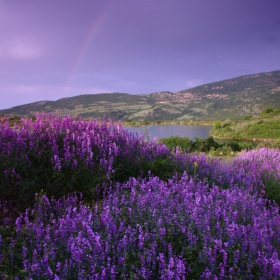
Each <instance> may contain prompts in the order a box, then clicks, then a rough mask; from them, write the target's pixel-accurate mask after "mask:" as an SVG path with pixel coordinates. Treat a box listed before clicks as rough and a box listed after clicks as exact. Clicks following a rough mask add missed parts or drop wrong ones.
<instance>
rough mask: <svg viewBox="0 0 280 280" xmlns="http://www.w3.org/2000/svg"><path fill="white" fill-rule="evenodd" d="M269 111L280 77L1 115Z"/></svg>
mask: <svg viewBox="0 0 280 280" xmlns="http://www.w3.org/2000/svg"><path fill="white" fill-rule="evenodd" d="M268 106H275V107H278V108H280V71H272V72H266V73H259V74H253V75H246V76H240V77H237V78H234V79H228V80H223V81H218V82H214V83H209V84H205V85H201V86H198V87H194V88H190V89H186V90H182V91H178V92H169V91H166V92H156V93H151V94H142V95H132V94H127V93H101V94H92V95H79V96H75V97H69V98H62V99H59V100H57V101H40V102H34V103H30V104H25V105H21V106H16V107H13V108H10V109H5V110H0V114H8V115H18V116H34V115H35V113H36V112H42V111H44V112H55V111H59V113H60V114H61V115H73V116H76V115H81V116H82V117H84V118H87V117H103V116H104V115H106V116H107V117H110V118H113V119H116V120H128V119H130V120H150V121H152V120H172V119H225V118H240V117H242V116H247V115H256V114H259V113H260V111H261V110H262V109H263V108H265V107H268Z"/></svg>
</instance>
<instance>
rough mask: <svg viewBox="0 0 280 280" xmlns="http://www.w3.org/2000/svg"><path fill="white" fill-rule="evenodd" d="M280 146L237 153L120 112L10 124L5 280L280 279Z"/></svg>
mask: <svg viewBox="0 0 280 280" xmlns="http://www.w3.org/2000/svg"><path fill="white" fill-rule="evenodd" d="M279 193H280V151H279V150H278V149H267V148H261V149H257V150H252V151H249V152H242V153H241V154H240V155H239V156H238V157H236V158H234V159H233V160H232V161H230V162H225V161H221V160H218V159H211V157H209V156H207V155H205V154H188V153H187V152H184V151H181V150H180V149H179V148H177V149H174V150H172V151H170V150H169V149H168V148H167V147H166V146H165V145H163V144H160V143H158V142H156V141H152V140H150V139H148V138H147V135H134V134H130V133H128V132H127V131H126V130H124V129H123V127H122V126H121V125H118V124H114V123H113V122H112V121H109V120H106V119H104V120H101V121H100V120H94V119H92V120H90V121H85V120H82V119H71V117H64V118H60V117H59V116H54V115H51V114H37V116H36V120H34V121H33V120H31V119H30V120H22V122H21V124H20V125H17V126H15V127H13V128H11V127H10V126H9V124H8V122H5V121H4V122H2V123H1V124H0V203H1V205H0V211H1V212H0V277H1V279H279V278H280V260H279V253H280V216H279V206H278V205H279V204H280V194H279Z"/></svg>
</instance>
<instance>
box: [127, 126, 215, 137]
mask: <svg viewBox="0 0 280 280" xmlns="http://www.w3.org/2000/svg"><path fill="white" fill-rule="evenodd" d="M212 128H213V126H212V125H211V126H208V125H207V126H206V125H183V124H165V125H149V126H140V127H132V126H125V129H127V130H128V131H129V132H138V133H141V132H143V131H145V130H148V133H150V135H151V138H154V137H156V138H158V139H159V138H166V137H170V136H171V135H174V136H176V135H178V136H180V137H189V139H191V140H192V139H194V138H195V137H198V138H207V137H209V132H210V130H211V129H212Z"/></svg>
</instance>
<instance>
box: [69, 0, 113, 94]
mask: <svg viewBox="0 0 280 280" xmlns="http://www.w3.org/2000/svg"><path fill="white" fill-rule="evenodd" d="M112 3H113V1H110V3H109V4H108V5H107V6H106V7H105V9H104V10H103V12H102V13H101V14H100V15H99V16H98V17H97V19H96V20H94V22H93V24H92V26H91V28H90V30H89V32H88V34H87V36H86V38H85V40H84V41H83V43H82V44H81V46H80V48H79V51H78V54H77V56H76V58H75V60H74V63H73V65H72V67H71V70H70V74H69V78H68V80H67V83H66V89H65V97H66V96H67V94H68V92H69V89H70V87H71V82H72V79H73V76H74V74H75V72H76V70H77V68H78V66H79V63H80V62H81V60H82V58H83V56H84V54H85V53H86V49H87V47H88V45H89V44H90V42H91V41H92V39H93V37H94V35H96V34H97V32H98V30H99V27H100V25H101V23H102V22H103V21H104V20H105V19H106V15H107V14H108V11H109V10H110V8H111V5H112Z"/></svg>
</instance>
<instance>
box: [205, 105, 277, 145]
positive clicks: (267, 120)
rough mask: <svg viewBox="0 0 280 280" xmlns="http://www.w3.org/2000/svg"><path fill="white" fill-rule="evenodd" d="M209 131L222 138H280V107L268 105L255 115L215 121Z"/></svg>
mask: <svg viewBox="0 0 280 280" xmlns="http://www.w3.org/2000/svg"><path fill="white" fill-rule="evenodd" d="M210 133H211V135H214V136H215V137H217V138H223V139H256V140H258V139H278V138H280V109H277V108H273V107H268V108H266V109H263V110H262V112H261V114H260V115H258V116H255V117H245V118H244V119H243V120H237V121H230V120H225V121H224V122H216V123H214V128H213V129H212V130H211V132H210Z"/></svg>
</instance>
